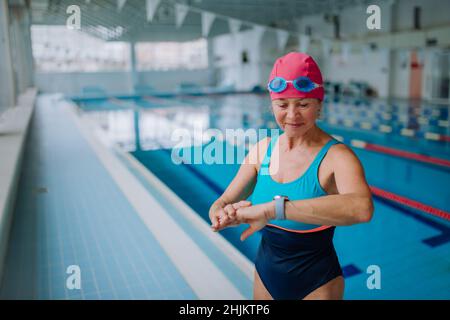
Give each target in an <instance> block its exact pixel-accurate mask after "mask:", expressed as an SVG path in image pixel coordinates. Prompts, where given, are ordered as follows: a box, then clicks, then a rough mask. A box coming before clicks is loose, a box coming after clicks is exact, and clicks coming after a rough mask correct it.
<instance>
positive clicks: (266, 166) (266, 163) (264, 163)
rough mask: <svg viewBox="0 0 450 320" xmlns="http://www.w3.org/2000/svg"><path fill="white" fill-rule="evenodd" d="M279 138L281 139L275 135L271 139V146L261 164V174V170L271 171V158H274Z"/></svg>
mask: <svg viewBox="0 0 450 320" xmlns="http://www.w3.org/2000/svg"><path fill="white" fill-rule="evenodd" d="M278 137H279V136H278V135H274V136H272V137H271V138H270V142H269V145H268V146H267V151H266V154H265V155H264V159H263V161H262V163H261V168H260V172H261V169H263V168H264V170H269V164H270V157H271V156H272V150H273V148H274V147H275V144H276V143H277V140H278Z"/></svg>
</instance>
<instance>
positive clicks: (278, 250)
mask: <svg viewBox="0 0 450 320" xmlns="http://www.w3.org/2000/svg"><path fill="white" fill-rule="evenodd" d="M334 229H335V227H330V228H327V229H324V230H321V231H317V232H309V233H295V232H290V231H285V230H282V229H280V228H276V227H272V226H266V227H264V228H263V229H262V239H261V243H260V245H259V249H258V253H257V257H256V261H255V267H256V270H257V271H258V274H259V276H260V278H261V280H262V282H263V284H264V286H265V287H266V289H267V290H268V291H269V293H270V294H271V296H272V298H273V299H275V300H280V299H281V300H298V299H303V298H304V297H306V296H307V295H308V294H309V293H311V292H312V291H314V290H315V289H317V288H319V287H321V286H322V285H324V284H326V283H327V282H329V281H330V280H332V279H334V278H336V277H338V276H341V275H342V270H341V267H340V264H339V260H338V257H337V255H336V251H335V249H334V245H333V235H334Z"/></svg>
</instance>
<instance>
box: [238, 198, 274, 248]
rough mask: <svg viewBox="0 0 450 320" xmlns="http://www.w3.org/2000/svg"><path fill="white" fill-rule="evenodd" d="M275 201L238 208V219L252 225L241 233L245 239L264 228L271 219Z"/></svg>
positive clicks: (242, 238)
mask: <svg viewBox="0 0 450 320" xmlns="http://www.w3.org/2000/svg"><path fill="white" fill-rule="evenodd" d="M272 206H274V204H273V202H268V203H263V204H258V205H255V206H250V207H242V208H239V209H237V210H236V220H237V221H238V222H239V223H248V224H249V225H250V226H249V227H248V228H247V229H245V231H244V232H243V233H242V234H241V241H244V240H245V239H247V238H248V237H249V236H251V235H252V234H253V233H255V232H256V231H258V230H261V229H262V228H264V226H265V225H266V224H267V222H268V221H269V220H271V219H273V218H272V217H271V212H272V210H271V209H272Z"/></svg>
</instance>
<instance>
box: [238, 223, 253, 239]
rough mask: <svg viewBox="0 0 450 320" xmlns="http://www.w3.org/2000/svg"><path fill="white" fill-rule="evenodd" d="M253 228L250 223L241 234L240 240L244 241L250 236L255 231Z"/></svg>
mask: <svg viewBox="0 0 450 320" xmlns="http://www.w3.org/2000/svg"><path fill="white" fill-rule="evenodd" d="M255 231H256V230H255V229H254V228H253V227H252V226H251V225H250V226H249V227H248V228H247V229H245V230H244V232H242V234H241V241H244V240H245V239H247V238H248V237H249V236H251V235H252V234H253V233H255Z"/></svg>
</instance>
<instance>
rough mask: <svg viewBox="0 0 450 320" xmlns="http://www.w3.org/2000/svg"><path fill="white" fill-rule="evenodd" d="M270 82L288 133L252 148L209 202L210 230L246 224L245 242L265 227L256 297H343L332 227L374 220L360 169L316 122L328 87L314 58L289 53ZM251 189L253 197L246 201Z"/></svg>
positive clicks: (277, 64) (278, 118) (275, 108)
mask: <svg viewBox="0 0 450 320" xmlns="http://www.w3.org/2000/svg"><path fill="white" fill-rule="evenodd" d="M268 88H269V91H270V96H271V100H272V110H273V114H274V116H275V119H276V122H277V124H278V125H279V127H280V128H281V129H282V131H284V133H283V134H282V135H280V136H279V137H272V138H265V139H262V140H261V141H259V142H258V143H257V144H256V145H255V146H254V147H253V148H252V149H251V150H250V151H249V154H248V155H247V158H246V160H245V161H244V163H243V164H242V165H241V167H240V169H239V171H238V173H237V175H236V177H235V178H234V179H233V181H232V182H231V183H230V185H229V186H228V188H227V189H226V190H225V192H224V193H223V195H222V196H221V197H220V198H219V199H217V200H216V201H215V202H214V204H213V205H212V206H211V209H210V212H209V216H210V219H211V222H212V229H213V230H214V231H219V230H221V229H223V228H225V227H229V226H235V225H238V224H240V223H248V224H249V227H248V228H247V229H246V230H245V231H244V232H243V233H242V235H241V240H245V239H246V238H247V237H248V236H250V235H251V234H253V233H254V232H256V231H258V230H262V239H261V243H260V246H259V249H258V254H257V257H256V260H255V267H256V270H255V280H254V299H257V300H259V299H342V297H343V292H344V279H343V277H342V270H341V267H340V265H339V261H338V258H337V255H336V252H335V250H334V246H333V234H334V229H335V226H342V225H351V224H356V223H362V222H368V221H370V219H371V218H372V213H373V203H372V197H371V192H370V189H369V187H368V185H367V182H366V180H365V177H364V171H363V168H362V166H361V163H360V162H359V160H358V159H357V157H356V156H355V154H354V153H353V152H352V151H351V150H350V149H349V148H348V147H346V146H345V145H343V144H341V143H339V142H338V141H336V140H335V139H333V138H332V137H331V136H330V135H329V134H327V133H326V132H324V131H322V130H321V129H320V128H318V127H317V125H316V120H317V118H318V116H319V113H320V109H321V107H322V100H323V97H324V90H323V87H322V75H321V72H320V69H319V67H318V66H317V64H316V62H315V61H314V60H313V59H312V57H310V56H308V55H306V54H304V53H298V52H292V53H289V54H287V55H285V56H283V57H281V58H279V59H278V60H277V61H276V62H275V65H274V67H273V69H272V72H271V75H270V78H269V85H268ZM252 159H257V160H256V161H251V160H252ZM260 159H263V160H262V161H260ZM250 195H251V196H252V198H251V200H252V201H251V202H250V201H244V199H247V198H248V197H249V196H250Z"/></svg>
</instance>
